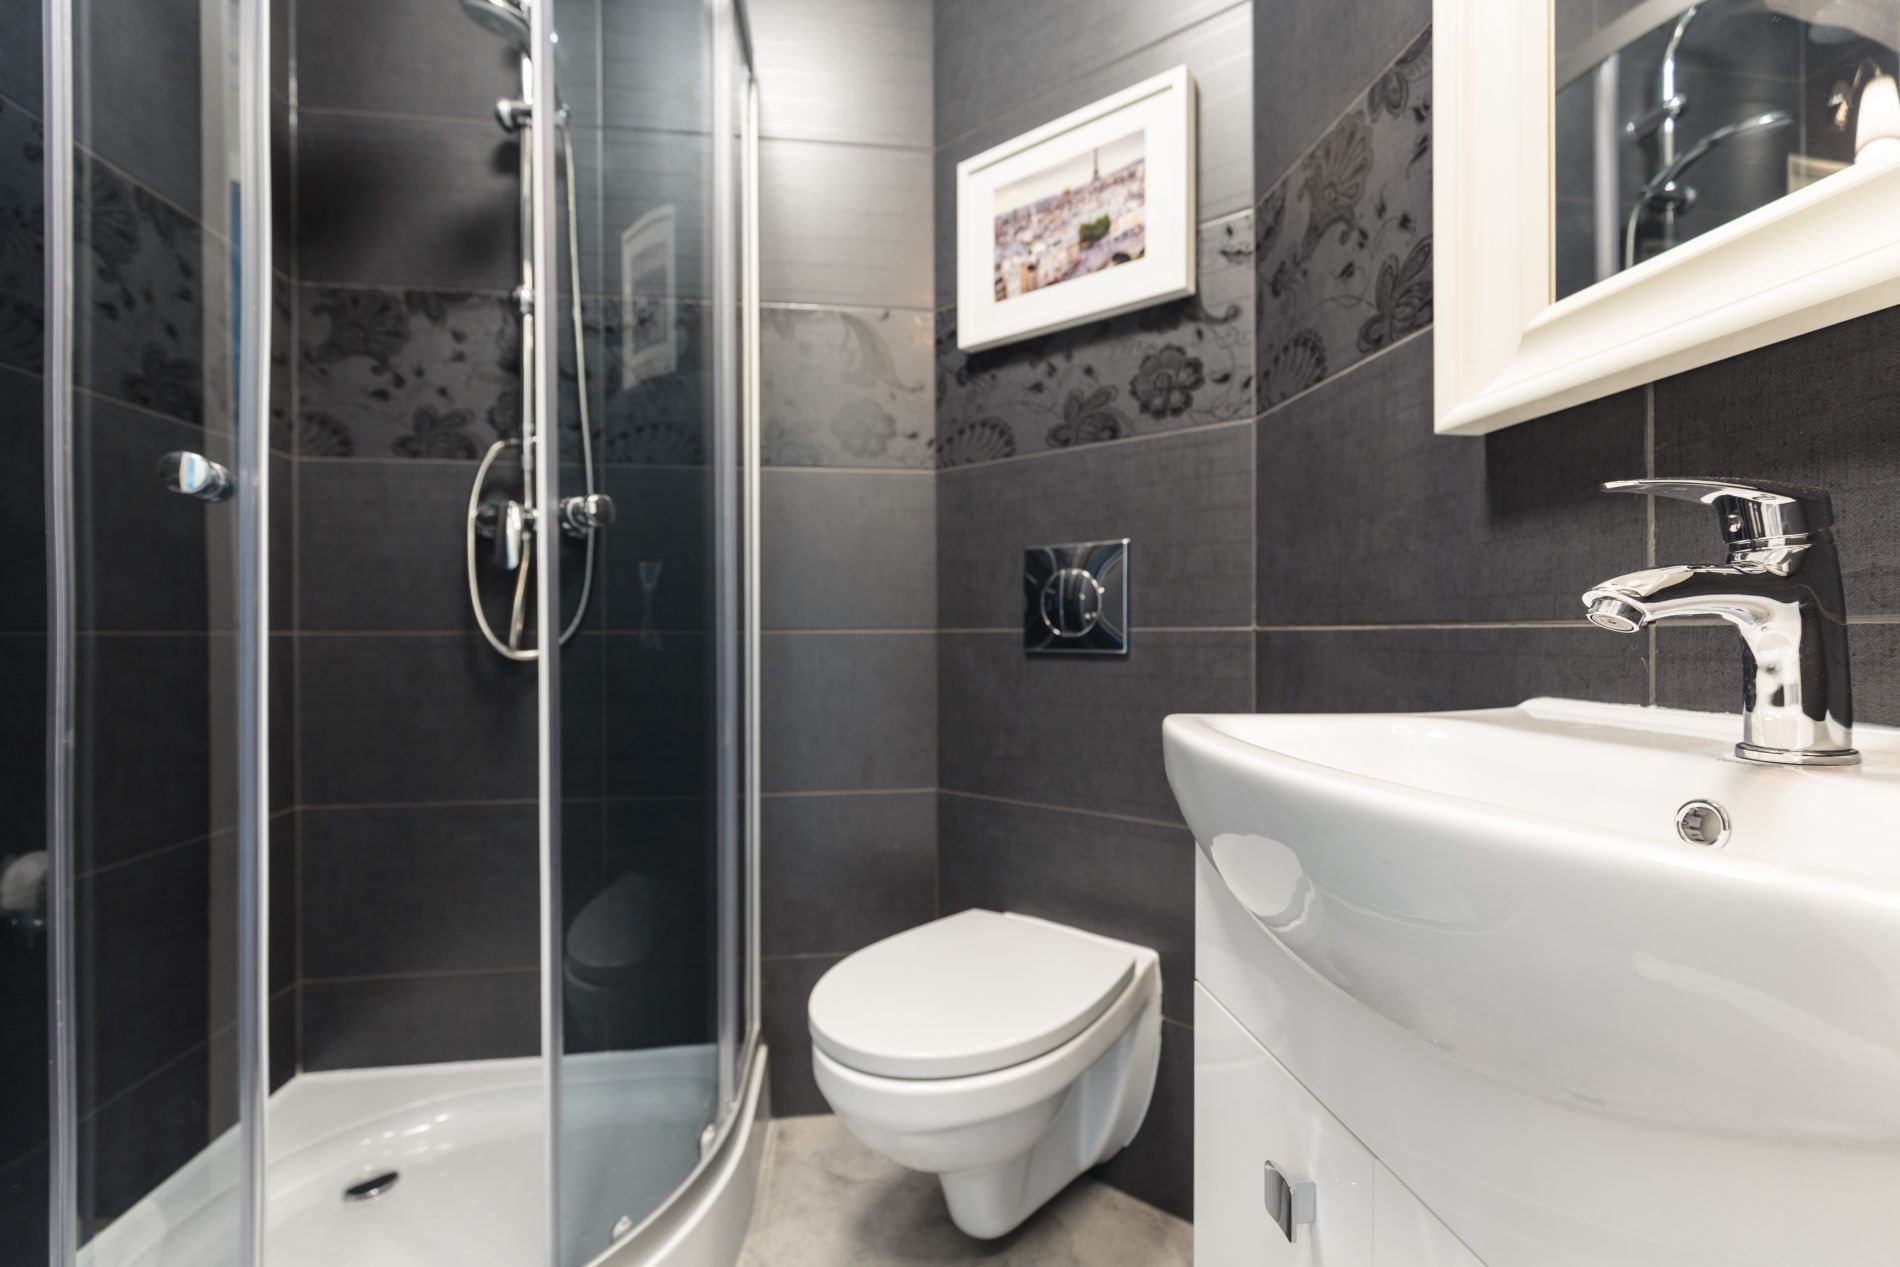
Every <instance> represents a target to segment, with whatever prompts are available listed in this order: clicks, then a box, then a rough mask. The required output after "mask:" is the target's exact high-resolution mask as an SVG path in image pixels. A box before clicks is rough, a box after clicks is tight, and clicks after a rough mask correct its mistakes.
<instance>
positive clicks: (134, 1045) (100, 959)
mask: <svg viewBox="0 0 1900 1267" xmlns="http://www.w3.org/2000/svg"><path fill="white" fill-rule="evenodd" d="M210 886H211V868H210V845H209V844H208V843H207V842H205V841H202V840H201V841H198V842H197V843H195V844H190V845H185V846H182V847H180V848H176V849H168V850H165V851H162V852H160V853H156V854H153V855H151V856H149V857H146V858H142V859H140V860H138V861H135V862H130V863H127V864H125V865H123V866H117V867H112V868H109V869H107V870H104V871H98V872H95V873H93V874H91V875H88V876H86V877H84V878H83V879H81V880H80V882H79V885H78V892H77V901H76V910H75V923H76V924H77V926H78V927H79V928H80V929H82V930H84V931H83V933H82V935H81V936H80V937H79V939H78V942H77V945H76V947H75V950H76V958H75V966H76V972H75V975H76V979H77V988H76V990H75V992H74V999H73V1003H74V1006H75V1008H76V1014H75V1018H74V1020H75V1025H76V1029H75V1044H76V1050H77V1051H78V1053H79V1059H80V1064H79V1069H78V1072H77V1082H78V1092H79V1111H80V1112H81V1113H82V1114H84V1113H90V1112H92V1111H93V1109H94V1108H95V1107H96V1106H98V1105H101V1104H104V1103H105V1102H107V1101H109V1100H111V1099H113V1098H114V1097H115V1096H118V1095H119V1094H121V1093H122V1092H124V1091H126V1090H127V1089H128V1088H130V1087H131V1086H132V1085H133V1084H134V1083H137V1082H138V1081H140V1080H141V1079H143V1078H146V1077H148V1076H150V1075H151V1074H153V1073H155V1072H156V1071H157V1070H158V1069H160V1068H161V1067H162V1066H164V1065H166V1064H169V1063H170V1062H172V1061H174V1060H176V1059H178V1058H179V1057H180V1056H182V1055H184V1054H185V1053H186V1052H188V1051H190V1050H191V1049H192V1048H194V1047H198V1046H200V1045H202V1044H203V1043H204V1041H205V1039H206V1038H207V1037H208V1036H209V1034H210V1019H211V1013H210V1004H209V1001H210V995H211V992H212V990H213V989H214V988H215V987H216V985H217V983H216V982H214V981H213V980H212V976H211V935H212V929H211V919H210V909H209V904H208V895H209V893H210Z"/></svg>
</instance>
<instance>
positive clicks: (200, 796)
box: [74, 634, 231, 869]
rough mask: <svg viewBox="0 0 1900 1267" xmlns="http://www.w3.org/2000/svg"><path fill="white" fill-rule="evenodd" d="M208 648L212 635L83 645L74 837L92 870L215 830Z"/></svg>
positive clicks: (101, 639) (106, 639)
mask: <svg viewBox="0 0 1900 1267" xmlns="http://www.w3.org/2000/svg"><path fill="white" fill-rule="evenodd" d="M208 641H209V640H208V639H207V638H206V637H205V636H204V635H202V634H163V635H159V634H146V635H121V634H95V635H89V636H86V637H82V638H80V639H79V644H78V661H79V664H78V670H79V671H78V681H77V683H76V687H75V690H76V701H75V707H76V712H75V735H76V746H77V760H76V764H77V770H76V779H77V785H78V786H77V792H76V795H75V797H74V801H75V807H76V808H75V833H74V834H75V837H76V840H77V849H78V861H79V866H80V867H81V868H82V869H90V868H92V867H100V866H106V865H109V864H111V863H115V862H123V861H125V860H126V859H128V858H133V857H137V856H138V855H140V854H144V853H149V852H151V851H152V850H154V849H162V848H164V847H166V846H168V845H176V844H179V843H180V842H182V841H187V840H196V839H199V838H200V837H203V836H205V835H207V834H209V832H210V831H211V828H212V825H213V812H212V810H213V807H212V803H211V788H210V785H211V779H210V771H211V728H212V717H211V676H210V673H211V668H210V666H211V656H210V651H209V648H208V646H207V643H208ZM223 808H224V810H225V811H227V812H228V811H229V810H230V809H231V807H230V806H229V805H225V806H224V807H223Z"/></svg>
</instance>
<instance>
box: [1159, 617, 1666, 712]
mask: <svg viewBox="0 0 1900 1267" xmlns="http://www.w3.org/2000/svg"><path fill="white" fill-rule="evenodd" d="M1259 644H1260V669H1259V692H1258V699H1257V701H1256V707H1255V708H1254V709H1252V710H1246V711H1255V712H1262V713H1327V712H1341V713H1357V712H1386V711H1412V710H1427V711H1437V710H1442V709H1451V708H1503V707H1508V706H1510V705H1512V704H1517V703H1521V702H1522V701H1524V700H1526V699H1530V698H1532V697H1533V696H1539V695H1554V696H1562V697H1566V698H1570V699H1595V700H1605V701H1608V702H1610V703H1614V704H1642V703H1646V702H1647V701H1648V698H1649V667H1648V663H1647V657H1648V640H1647V639H1645V638H1637V637H1621V636H1618V635H1616V634H1609V633H1604V632H1602V631H1601V630H1597V629H1592V628H1589V627H1588V626H1583V625H1581V624H1580V625H1579V626H1578V627H1576V628H1559V627H1554V626H1553V627H1550V628H1531V629H1484V628H1473V629H1359V630H1327V631H1303V632H1297V633H1277V632H1275V633H1261V634H1260V635H1259ZM1180 711H1183V712H1187V711H1192V710H1188V709H1182V710H1180Z"/></svg>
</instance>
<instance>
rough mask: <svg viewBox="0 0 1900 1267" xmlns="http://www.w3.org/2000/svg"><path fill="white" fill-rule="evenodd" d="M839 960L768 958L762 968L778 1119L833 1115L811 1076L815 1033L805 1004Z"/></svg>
mask: <svg viewBox="0 0 1900 1267" xmlns="http://www.w3.org/2000/svg"><path fill="white" fill-rule="evenodd" d="M837 962H838V957H836V956H831V955H818V956H812V957H807V958H800V959H767V960H766V961H765V962H764V963H763V964H762V965H760V988H759V993H760V996H761V998H760V1012H761V1014H762V1018H763V1029H764V1032H765V1043H766V1046H767V1048H768V1049H769V1050H770V1051H771V1053H772V1060H771V1071H770V1074H769V1075H768V1076H769V1077H770V1079H771V1084H772V1115H773V1116H774V1117H799V1116H802V1115H804V1114H808V1113H829V1112H830V1111H831V1106H830V1105H829V1104H827V1103H825V1097H824V1096H823V1095H822V1094H820V1093H819V1090H818V1084H817V1083H816V1082H814V1081H812V1076H811V1030H810V1029H809V1028H808V1026H807V1025H806V1021H805V1004H806V1002H807V1001H808V1000H809V999H810V998H811V988H812V987H813V986H815V985H817V984H818V978H820V977H822V976H824V975H825V972H826V971H827V970H828V969H829V968H830V967H831V966H832V965H833V964H835V963H837Z"/></svg>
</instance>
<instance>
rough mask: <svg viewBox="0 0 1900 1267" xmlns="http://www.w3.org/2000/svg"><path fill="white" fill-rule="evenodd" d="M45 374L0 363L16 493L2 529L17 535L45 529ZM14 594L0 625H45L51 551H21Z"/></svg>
mask: <svg viewBox="0 0 1900 1267" xmlns="http://www.w3.org/2000/svg"><path fill="white" fill-rule="evenodd" d="M45 401H46V380H45V379H43V378H41V377H40V376H39V375H37V374H26V373H22V372H20V371H19V370H14V369H4V368H0V417H4V418H6V419H7V420H8V421H7V424H6V425H5V426H3V427H0V479H4V480H5V481H6V482H7V486H8V487H10V488H12V489H13V490H14V495H13V496H11V497H9V498H7V499H6V501H5V503H4V504H0V531H4V532H6V534H7V535H8V536H9V537H11V538H12V539H13V540H15V541H34V540H37V539H38V538H39V537H40V536H41V535H42V534H44V533H45V531H46V442H45V436H46V431H45V427H44V425H43V418H42V415H43V412H44V409H45ZM16 553H17V555H18V558H17V559H16V560H15V563H14V567H15V574H16V577H17V579H16V580H15V582H14V586H15V589H14V595H13V600H12V601H11V602H9V603H7V604H5V605H4V607H0V630H4V631H6V632H8V633H33V634H38V633H43V632H45V630H46V624H47V622H46V551H44V550H21V551H17V552H16Z"/></svg>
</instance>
